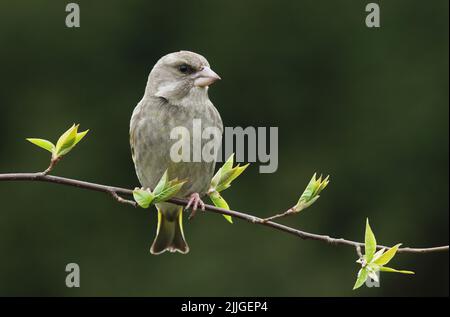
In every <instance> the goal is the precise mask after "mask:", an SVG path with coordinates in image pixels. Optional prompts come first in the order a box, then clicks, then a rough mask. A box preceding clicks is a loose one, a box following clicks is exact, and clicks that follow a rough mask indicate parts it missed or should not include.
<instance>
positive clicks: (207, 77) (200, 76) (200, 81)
mask: <svg viewBox="0 0 450 317" xmlns="http://www.w3.org/2000/svg"><path fill="white" fill-rule="evenodd" d="M193 78H194V79H195V80H194V85H195V86H198V87H207V86H209V85H211V84H212V83H214V82H216V81H218V80H219V79H221V78H220V76H219V75H217V74H216V73H215V72H214V71H213V70H212V69H211V68H209V67H208V66H203V67H202V69H201V70H200V71H198V72H196V73H195V74H193Z"/></svg>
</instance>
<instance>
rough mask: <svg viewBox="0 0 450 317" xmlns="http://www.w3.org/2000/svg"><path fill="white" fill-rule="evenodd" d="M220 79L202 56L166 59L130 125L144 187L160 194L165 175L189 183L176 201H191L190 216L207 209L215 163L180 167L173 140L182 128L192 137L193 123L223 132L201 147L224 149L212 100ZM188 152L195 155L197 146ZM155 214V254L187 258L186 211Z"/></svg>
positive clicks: (174, 208)
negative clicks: (209, 145)
mask: <svg viewBox="0 0 450 317" xmlns="http://www.w3.org/2000/svg"><path fill="white" fill-rule="evenodd" d="M220 79H221V78H220V76H219V75H218V74H217V73H215V72H214V71H213V70H212V69H211V66H210V64H209V63H208V61H207V60H206V58H205V57H203V56H202V55H200V54H197V53H194V52H191V51H179V52H174V53H170V54H167V55H165V56H163V57H161V58H160V59H159V60H158V61H157V62H156V64H155V65H154V67H153V69H152V70H151V72H150V74H149V76H148V80H147V85H146V88H145V92H144V96H143V98H142V99H141V101H140V102H139V103H138V104H137V106H136V107H135V109H134V111H133V114H132V116H131V120H130V146H131V154H132V159H133V162H134V166H135V170H136V175H137V177H138V179H139V182H140V184H141V186H142V187H143V188H155V186H156V184H157V183H158V181H159V179H160V178H161V177H162V175H163V174H164V172H165V171H167V173H168V174H167V176H168V178H169V179H174V178H178V179H186V183H185V184H184V185H183V186H182V188H181V190H180V191H179V192H178V193H177V194H176V196H175V197H177V198H185V199H188V203H187V205H186V206H185V209H189V208H191V209H192V213H191V216H193V215H194V214H195V211H196V210H197V208H198V207H200V208H201V209H204V208H205V204H204V203H203V201H202V199H201V197H202V196H204V195H205V194H206V193H207V190H208V188H209V185H210V181H211V178H212V176H213V174H214V169H215V164H216V157H214V159H212V160H203V159H202V160H200V161H193V160H188V161H184V160H183V161H179V162H175V161H174V160H173V159H172V158H171V155H170V151H171V148H172V146H173V144H174V142H176V141H177V140H174V139H171V138H170V134H171V131H173V129H175V128H177V127H180V126H181V127H184V128H186V129H187V131H189V132H190V135H191V136H192V135H193V121H194V120H198V119H200V120H201V121H200V122H201V124H202V127H213V128H216V129H217V130H218V131H219V132H218V136H217V135H216V136H213V135H210V137H209V138H206V139H203V140H200V142H202V143H204V142H209V141H210V140H211V138H213V137H216V138H217V140H215V142H218V143H219V144H221V140H222V134H223V123H222V119H221V117H220V114H219V112H218V110H217V109H216V107H215V106H214V105H213V103H212V102H211V101H210V99H209V96H208V88H209V86H210V85H211V84H213V83H214V82H216V81H218V80H220ZM193 137H194V136H193ZM189 150H190V153H192V152H193V150H194V149H193V142H190V149H189ZM156 208H157V212H158V224H157V229H156V236H155V238H154V240H153V243H152V245H151V248H150V253H152V254H161V253H164V252H165V251H169V252H172V253H174V252H179V253H182V254H186V253H188V252H189V246H188V244H187V243H186V239H185V236H184V232H183V206H178V205H175V204H171V203H167V202H162V203H158V204H156Z"/></svg>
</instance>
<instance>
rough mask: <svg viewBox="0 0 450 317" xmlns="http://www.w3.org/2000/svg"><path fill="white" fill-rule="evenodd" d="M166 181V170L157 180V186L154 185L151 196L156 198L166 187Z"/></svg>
mask: <svg viewBox="0 0 450 317" xmlns="http://www.w3.org/2000/svg"><path fill="white" fill-rule="evenodd" d="M167 181H168V175H167V170H166V171H165V172H164V174H163V176H161V178H160V179H159V182H158V184H156V187H155V188H154V189H153V194H154V195H155V196H158V195H159V194H160V193H161V192H162V190H163V189H164V188H165V187H166V186H167Z"/></svg>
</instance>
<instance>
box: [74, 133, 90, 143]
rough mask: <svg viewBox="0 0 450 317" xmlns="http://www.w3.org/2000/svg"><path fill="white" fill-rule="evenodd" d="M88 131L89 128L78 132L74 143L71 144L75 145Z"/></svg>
mask: <svg viewBox="0 0 450 317" xmlns="http://www.w3.org/2000/svg"><path fill="white" fill-rule="evenodd" d="M88 132H89V129H88V130H86V131H83V132H78V133H77V136H76V137H75V143H74V144H73V146H75V145H77V143H78V142H80V141H81V140H82V139H83V138H84V136H85V135H86V134H87V133H88Z"/></svg>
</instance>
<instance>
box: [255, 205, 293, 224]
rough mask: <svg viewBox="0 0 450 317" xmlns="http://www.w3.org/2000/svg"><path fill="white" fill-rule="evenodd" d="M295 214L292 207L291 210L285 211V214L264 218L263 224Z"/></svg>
mask: <svg viewBox="0 0 450 317" xmlns="http://www.w3.org/2000/svg"><path fill="white" fill-rule="evenodd" d="M295 213H297V212H296V211H295V209H294V207H292V208H289V209H288V210H286V211H285V212H282V213H280V214H276V215H274V216H271V217H267V218H264V219H263V222H268V221H273V220H275V219H278V218H282V217H286V216H289V215H292V214H295Z"/></svg>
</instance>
